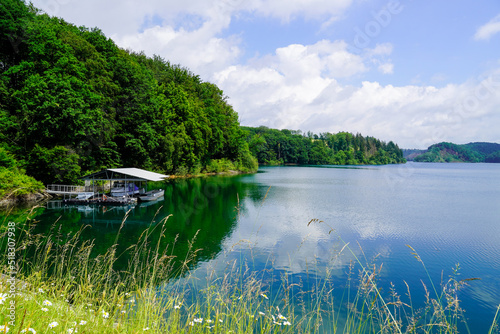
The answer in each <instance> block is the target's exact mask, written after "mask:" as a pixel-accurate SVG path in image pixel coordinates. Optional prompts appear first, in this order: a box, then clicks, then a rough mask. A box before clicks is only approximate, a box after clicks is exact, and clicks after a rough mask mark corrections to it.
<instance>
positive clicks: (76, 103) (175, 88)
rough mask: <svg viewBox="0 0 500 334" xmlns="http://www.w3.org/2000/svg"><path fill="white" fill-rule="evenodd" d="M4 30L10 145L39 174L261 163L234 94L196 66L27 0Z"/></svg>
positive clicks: (0, 101) (4, 132)
mask: <svg viewBox="0 0 500 334" xmlns="http://www.w3.org/2000/svg"><path fill="white" fill-rule="evenodd" d="M0 32H1V33H0V34H1V36H0V39H1V40H0V44H1V49H0V124H1V125H2V129H1V132H0V145H1V147H2V149H3V150H4V151H5V152H6V154H9V155H12V157H13V158H14V159H15V160H17V161H18V163H17V164H18V165H19V166H22V167H23V168H24V169H25V170H26V172H27V174H28V175H31V176H34V177H35V178H36V179H37V180H40V181H43V182H44V183H51V182H64V183H72V182H75V181H76V179H77V177H79V176H81V174H82V172H84V171H94V170H98V169H101V168H105V167H107V168H109V167H114V166H127V167H139V168H145V169H149V170H157V171H161V172H165V173H179V174H184V173H188V172H197V171H201V170H204V169H205V170H209V171H210V170H214V169H217V168H218V166H219V165H220V164H224V165H228V164H229V165H231V166H232V167H234V168H236V169H240V170H255V169H256V167H257V164H256V161H255V158H253V157H252V156H251V154H250V153H249V151H248V146H247V144H246V142H245V137H244V132H243V131H242V130H241V128H240V125H239V122H238V115H237V113H236V112H235V111H234V110H233V108H232V107H231V106H230V105H229V104H228V103H227V102H226V97H225V96H224V93H223V92H222V91H221V90H220V89H219V88H218V87H217V86H215V85H214V84H211V83H208V82H203V81H202V80H200V78H199V77H198V76H197V75H195V74H193V73H191V72H190V71H189V70H187V69H185V68H182V67H180V66H178V65H172V64H170V63H169V62H168V61H166V60H164V59H162V58H160V57H153V58H150V57H146V56H145V55H144V54H141V53H134V52H131V51H126V50H123V49H120V48H119V47H117V46H116V45H115V43H114V42H113V41H112V40H110V39H108V38H106V36H104V35H103V33H102V32H101V31H100V30H99V29H88V28H85V27H76V26H74V25H72V24H69V23H67V22H65V21H64V20H62V19H59V18H56V17H49V16H48V15H46V14H40V13H38V11H37V10H36V9H35V8H33V7H31V6H27V5H26V4H25V3H24V2H22V1H20V0H2V4H1V5H0Z"/></svg>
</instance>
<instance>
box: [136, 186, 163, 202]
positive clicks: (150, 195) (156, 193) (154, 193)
mask: <svg viewBox="0 0 500 334" xmlns="http://www.w3.org/2000/svg"><path fill="white" fill-rule="evenodd" d="M164 194H165V190H163V189H155V190H151V191H148V192H145V193H143V194H139V201H142V202H151V201H157V200H158V199H160V197H163V195H164Z"/></svg>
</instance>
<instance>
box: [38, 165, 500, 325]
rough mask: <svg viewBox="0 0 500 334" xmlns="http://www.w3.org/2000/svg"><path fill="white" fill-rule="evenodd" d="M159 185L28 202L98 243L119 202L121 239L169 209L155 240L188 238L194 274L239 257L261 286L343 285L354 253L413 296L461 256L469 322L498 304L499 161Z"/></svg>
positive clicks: (112, 225) (488, 318)
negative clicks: (105, 201)
mask: <svg viewBox="0 0 500 334" xmlns="http://www.w3.org/2000/svg"><path fill="white" fill-rule="evenodd" d="M158 186H161V187H163V188H165V199H164V200H163V201H160V202H156V203H148V205H143V204H141V205H137V206H135V207H133V208H120V207H115V208H105V207H96V208H91V207H83V206H81V207H60V206H59V204H58V203H57V202H53V203H49V205H48V206H47V208H43V209H39V210H38V212H37V216H36V220H38V221H39V222H38V225H37V231H38V232H43V233H48V231H49V230H50V229H51V228H53V224H54V222H55V221H56V220H58V219H59V223H60V229H61V232H62V233H67V232H71V231H76V230H78V229H79V228H80V227H81V226H82V225H89V228H87V229H85V231H84V237H85V238H89V239H96V249H95V251H96V252H104V251H105V250H106V249H107V247H109V246H110V245H111V244H112V243H113V242H114V240H115V236H116V232H117V231H118V229H119V226H120V224H121V222H122V220H123V217H124V215H125V213H126V212H127V210H128V209H130V212H129V215H128V218H127V220H126V223H125V225H124V227H123V230H122V232H121V236H120V241H119V243H120V247H121V249H125V248H126V247H128V245H130V244H131V243H133V242H135V241H136V240H137V238H138V237H139V235H140V234H141V233H142V231H143V230H144V228H146V227H147V226H150V225H151V224H154V223H155V222H158V221H161V220H162V219H164V218H165V217H167V216H169V215H171V217H169V218H168V220H167V229H166V235H165V240H164V241H163V242H164V243H173V242H174V240H176V241H175V248H174V252H175V255H176V256H178V257H180V258H182V256H185V254H186V253H187V252H188V249H189V241H191V240H193V239H194V240H195V241H194V248H201V250H200V251H199V253H198V257H197V259H196V262H194V263H193V267H192V271H193V273H192V276H195V277H198V278H203V277H204V276H206V273H207V271H212V272H213V271H215V272H216V274H217V275H218V276H223V274H224V271H225V270H227V263H229V262H231V261H236V262H238V263H246V264H248V263H249V266H250V270H252V271H254V272H261V274H259V277H260V279H262V281H263V282H264V284H267V285H268V287H269V288H268V289H269V292H270V294H272V293H273V291H275V290H274V289H275V288H274V287H275V286H276V284H279V283H280V282H279V281H280V277H283V275H286V277H287V279H288V280H290V282H300V286H302V287H303V288H304V289H306V290H307V289H308V288H309V287H310V286H312V285H314V284H316V283H317V282H318V280H321V279H323V278H324V277H326V276H328V278H329V279H331V281H332V282H333V285H334V286H335V285H338V286H342V285H345V282H346V277H347V276H346V275H347V274H346V273H347V272H348V271H349V266H350V263H351V261H354V262H355V261H356V259H358V260H359V261H360V262H361V263H362V264H364V265H365V264H366V265H367V266H371V265H373V264H375V265H377V266H381V269H380V274H379V281H378V283H379V285H380V286H381V287H382V289H383V290H384V291H388V290H389V289H390V284H391V283H392V284H393V285H394V287H395V289H396V290H397V291H398V293H399V295H401V298H402V300H403V301H405V298H406V292H407V288H406V284H408V286H409V287H410V290H411V295H412V302H413V305H414V307H415V308H418V307H420V306H421V305H423V303H424V301H425V290H424V287H423V284H422V282H423V283H424V284H425V285H426V287H427V288H430V286H431V282H430V279H431V280H432V281H433V283H434V284H435V285H436V286H438V287H439V286H440V284H441V282H442V281H446V280H447V279H448V277H449V276H450V275H452V274H453V272H454V269H455V268H456V267H457V265H459V270H458V274H459V276H458V279H467V278H479V279H480V280H474V281H470V282H468V285H467V286H465V287H464V288H463V290H462V291H461V292H460V294H459V297H460V300H461V302H462V304H461V306H462V307H463V308H464V309H465V317H466V318H467V319H468V320H467V323H468V326H469V329H470V330H471V332H473V333H485V332H487V331H488V330H489V327H490V326H491V323H492V320H493V318H494V315H495V311H496V308H497V306H498V304H500V279H499V274H500V246H499V240H500V219H499V218H500V165H499V164H434V163H407V164H405V165H387V166H352V167H350V166H340V167H339V166H320V167H311V166H309V167H299V166H297V167H296V166H286V167H261V168H260V169H259V172H258V173H256V174H253V175H240V176H234V177H208V178H197V179H190V180H175V181H171V182H167V183H165V184H162V185H158ZM346 243H347V244H348V248H344V246H345V244H346ZM407 245H409V246H411V247H412V248H413V249H414V250H415V251H416V252H417V253H418V255H419V257H420V258H421V260H422V262H423V263H424V264H425V267H426V268H427V271H428V273H429V276H430V279H429V277H428V275H427V273H426V270H425V269H424V267H423V266H422V264H421V263H420V262H419V261H417V259H416V258H415V256H414V255H413V254H412V253H413V250H412V249H410V248H409V247H408V246H407ZM341 250H342V254H341V255H340V256H337V254H338V253H339V252H340V251H341ZM123 263H126V259H123ZM240 266H242V265H241V264H240ZM264 269H266V270H264ZM181 279H182V278H181ZM335 291H336V290H333V292H332V293H336V292H335ZM339 291H342V289H339ZM405 302H407V300H406V301H405Z"/></svg>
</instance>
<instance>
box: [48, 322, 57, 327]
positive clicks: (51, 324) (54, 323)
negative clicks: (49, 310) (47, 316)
mask: <svg viewBox="0 0 500 334" xmlns="http://www.w3.org/2000/svg"><path fill="white" fill-rule="evenodd" d="M57 326H59V324H58V323H57V321H52V322H51V323H50V324H49V327H50V328H54V327H57Z"/></svg>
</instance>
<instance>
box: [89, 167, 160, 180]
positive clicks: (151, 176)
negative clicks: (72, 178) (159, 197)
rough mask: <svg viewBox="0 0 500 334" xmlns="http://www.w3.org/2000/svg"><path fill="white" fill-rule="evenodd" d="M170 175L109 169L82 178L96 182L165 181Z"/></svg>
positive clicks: (127, 169)
mask: <svg viewBox="0 0 500 334" xmlns="http://www.w3.org/2000/svg"><path fill="white" fill-rule="evenodd" d="M166 178H168V175H164V174H159V173H155V172H150V171H147V170H144V169H140V168H108V169H104V170H102V171H100V172H97V173H93V174H89V175H86V176H84V177H82V179H84V180H96V181H109V180H114V181H163V180H164V179H166Z"/></svg>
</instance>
